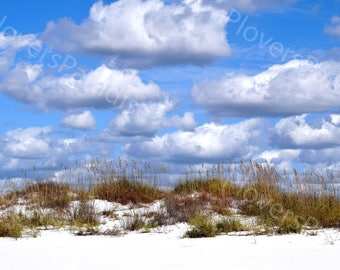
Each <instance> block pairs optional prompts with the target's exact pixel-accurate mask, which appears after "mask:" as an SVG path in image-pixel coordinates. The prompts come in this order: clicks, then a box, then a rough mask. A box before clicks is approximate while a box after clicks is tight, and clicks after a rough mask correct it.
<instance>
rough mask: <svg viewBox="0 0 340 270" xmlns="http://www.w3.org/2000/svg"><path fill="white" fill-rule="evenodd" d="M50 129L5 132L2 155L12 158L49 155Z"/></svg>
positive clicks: (33, 128)
mask: <svg viewBox="0 0 340 270" xmlns="http://www.w3.org/2000/svg"><path fill="white" fill-rule="evenodd" d="M51 131H52V129H51V128H50V127H43V128H37V127H31V128H27V129H22V128H18V129H15V130H12V131H7V132H6V137H5V138H4V139H3V140H2V146H3V147H2V149H3V150H2V153H3V154H5V155H6V156H8V157H12V158H39V157H45V156H48V155H50V154H51V152H50V150H51V148H50V143H51V141H50V139H49V138H48V134H50V133H51Z"/></svg>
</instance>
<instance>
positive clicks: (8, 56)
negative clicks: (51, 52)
mask: <svg viewBox="0 0 340 270" xmlns="http://www.w3.org/2000/svg"><path fill="white" fill-rule="evenodd" d="M13 31H14V30H13ZM40 45H41V42H40V41H39V40H38V39H37V38H36V36H35V35H32V34H29V35H18V34H17V33H16V32H12V33H11V35H9V33H4V32H0V74H3V73H4V72H6V71H7V70H8V68H9V67H10V65H11V64H12V63H13V61H14V59H15V56H16V53H17V52H18V50H20V49H22V48H28V47H32V46H40Z"/></svg>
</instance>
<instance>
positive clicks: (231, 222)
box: [216, 218, 246, 234]
mask: <svg viewBox="0 0 340 270" xmlns="http://www.w3.org/2000/svg"><path fill="white" fill-rule="evenodd" d="M216 230H217V232H218V233H219V234H220V233H230V232H241V231H245V230H246V227H245V226H244V225H243V224H242V223H241V222H240V221H239V220H238V219H236V218H224V219H222V220H220V221H218V222H217V223H216Z"/></svg>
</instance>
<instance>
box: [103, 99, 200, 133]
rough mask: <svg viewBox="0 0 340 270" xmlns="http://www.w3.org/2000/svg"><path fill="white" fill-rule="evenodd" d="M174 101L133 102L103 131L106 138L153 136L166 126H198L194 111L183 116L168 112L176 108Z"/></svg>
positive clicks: (190, 128)
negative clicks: (169, 115) (172, 114)
mask: <svg viewBox="0 0 340 270" xmlns="http://www.w3.org/2000/svg"><path fill="white" fill-rule="evenodd" d="M174 106H175V105H174V103H173V102H172V101H170V100H169V99H167V100H165V101H162V102H158V103H136V104H131V105H130V107H129V108H127V109H126V110H124V111H123V112H122V113H121V114H119V115H118V116H117V117H116V118H114V119H113V120H112V121H111V122H110V124H109V128H108V129H106V130H105V131H104V133H103V136H104V137H105V138H107V139H108V138H110V137H116V136H128V137H129V136H146V137H151V136H153V135H155V133H156V132H157V131H159V130H160V129H164V128H178V129H181V130H192V129H194V128H195V126H196V122H195V119H194V115H193V113H190V112H187V113H185V114H184V116H183V117H181V116H178V115H175V116H172V117H168V116H167V114H168V113H170V112H171V111H172V110H173V109H174Z"/></svg>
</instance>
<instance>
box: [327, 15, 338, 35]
mask: <svg viewBox="0 0 340 270" xmlns="http://www.w3.org/2000/svg"><path fill="white" fill-rule="evenodd" d="M325 33H326V34H328V35H330V36H335V37H340V17H338V16H334V17H332V19H331V23H330V24H329V25H327V26H326V27H325Z"/></svg>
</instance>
